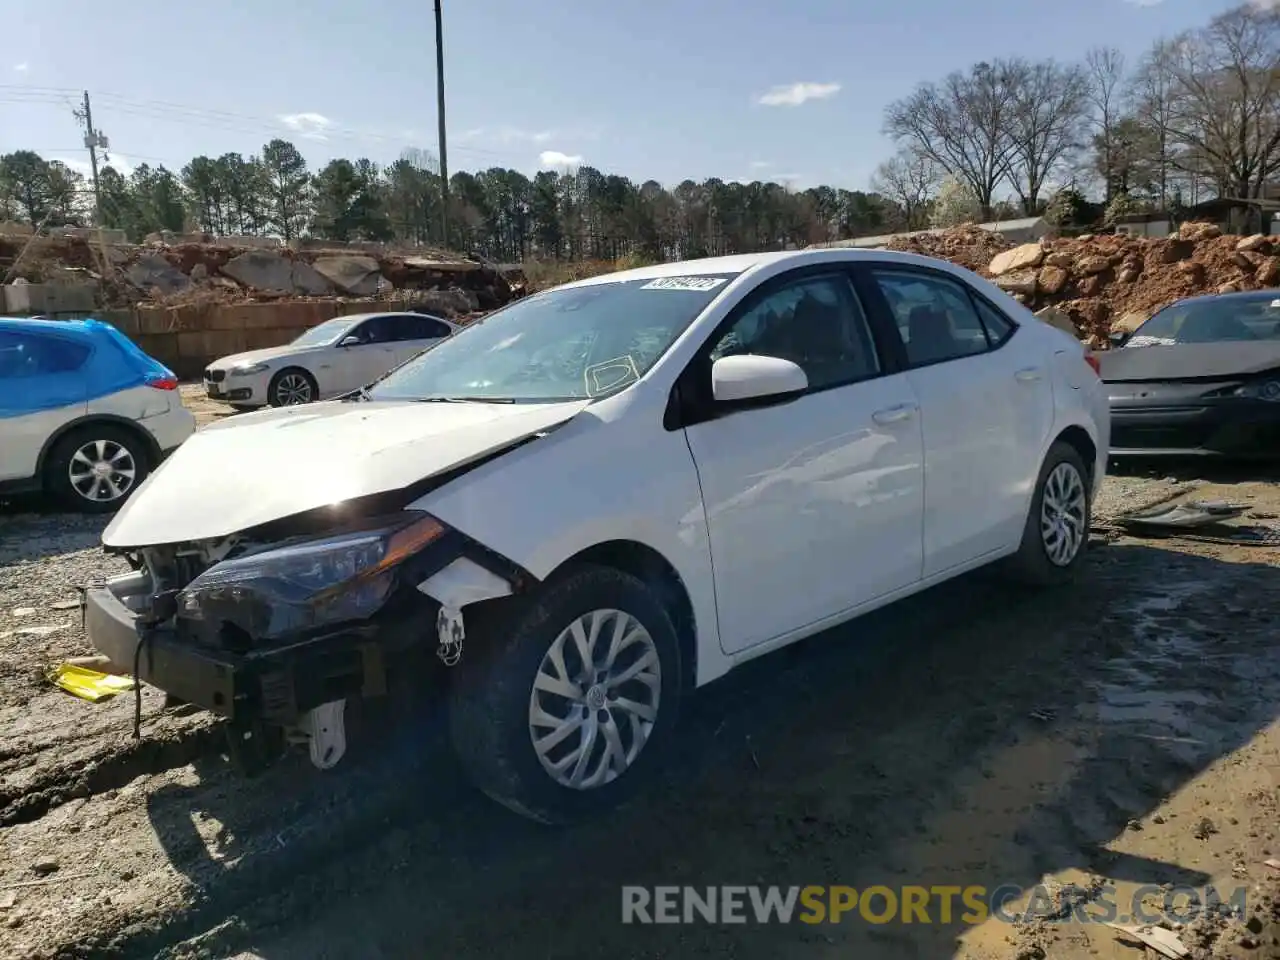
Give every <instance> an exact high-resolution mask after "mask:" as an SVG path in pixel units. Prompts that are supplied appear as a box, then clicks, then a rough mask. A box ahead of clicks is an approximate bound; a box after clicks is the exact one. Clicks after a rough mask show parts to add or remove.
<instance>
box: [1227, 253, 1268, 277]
mask: <svg viewBox="0 0 1280 960" xmlns="http://www.w3.org/2000/svg"><path fill="white" fill-rule="evenodd" d="M1265 260H1266V257H1264V256H1262V254H1260V253H1249V252H1248V251H1247V250H1237V251H1236V252H1235V253H1233V254H1232V255H1231V262H1232V263H1234V264H1235V265H1236V266H1237V267H1239V268H1240V269H1241V270H1243V271H1244V272H1245V273H1249V274H1252V273H1253V272H1254V271H1255V270H1257V269H1258V267H1260V266H1261V265H1262V263H1263V262H1264V261H1265Z"/></svg>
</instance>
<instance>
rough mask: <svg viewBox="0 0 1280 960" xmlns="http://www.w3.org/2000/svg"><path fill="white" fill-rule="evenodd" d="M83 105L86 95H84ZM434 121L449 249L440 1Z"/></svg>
mask: <svg viewBox="0 0 1280 960" xmlns="http://www.w3.org/2000/svg"><path fill="white" fill-rule="evenodd" d="M85 97H86V99H85V103H86V104H87V103H88V102H89V101H88V99H87V98H88V94H86V95H85ZM436 119H437V121H438V123H439V136H440V225H441V227H442V230H443V233H444V246H445V248H446V249H448V247H449V157H448V153H447V152H446V150H445V136H444V27H443V26H442V22H441V18H440V0H436Z"/></svg>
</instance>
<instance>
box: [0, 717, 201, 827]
mask: <svg viewBox="0 0 1280 960" xmlns="http://www.w3.org/2000/svg"><path fill="white" fill-rule="evenodd" d="M224 737H225V733H224V732H223V730H222V727H221V725H220V724H217V723H213V722H197V723H194V724H191V725H189V726H187V727H186V728H184V729H179V730H172V729H166V730H164V731H161V732H160V734H159V735H157V734H156V733H155V732H154V731H146V730H145V729H144V732H143V736H142V739H140V740H134V739H133V735H132V732H125V731H123V730H119V729H114V728H113V729H111V730H110V731H108V732H104V733H101V734H95V735H93V739H94V740H98V741H100V742H98V743H96V744H95V745H94V747H95V748H96V749H94V750H93V752H92V753H90V755H89V756H86V757H76V758H73V759H69V760H59V759H56V758H55V759H54V760H53V761H52V763H50V764H49V765H48V766H45V767H43V768H42V769H38V770H37V772H36V773H35V775H34V777H31V778H29V779H26V780H20V781H19V782H17V783H15V784H12V785H6V786H4V787H0V827H8V826H13V825H15V824H20V823H31V822H33V821H35V820H39V819H40V818H41V817H43V816H45V815H46V814H47V813H49V812H50V811H51V810H53V809H55V808H56V807H58V806H61V805H62V804H65V803H68V802H70V801H72V800H81V799H86V798H88V797H92V796H96V795H98V794H101V793H106V792H107V791H108V790H116V789H119V788H120V787H123V786H125V785H126V784H128V783H130V782H131V781H133V780H135V779H137V778H138V777H140V776H144V775H149V774H151V775H154V774H158V773H163V772H164V771H166V770H173V769H176V768H177V767H182V766H186V765H187V764H190V763H194V762H195V761H196V760H198V759H200V758H201V757H205V756H209V755H211V754H213V753H215V752H216V751H217V750H218V749H219V748H220V747H221V745H222V744H223V742H224ZM66 745H67V741H66V740H65V739H64V740H62V741H60V742H53V743H49V744H46V745H44V746H43V747H39V748H36V749H34V750H33V749H32V748H31V747H30V746H26V747H24V746H23V745H21V744H18V745H14V746H6V747H4V748H3V752H2V753H0V776H3V775H4V774H7V773H8V772H10V768H11V766H14V765H15V764H14V763H13V761H16V766H17V767H18V769H19V770H21V769H22V768H24V767H29V766H30V765H31V762H32V759H33V756H38V755H39V754H48V753H50V752H53V751H58V750H61V749H64V748H65V747H66Z"/></svg>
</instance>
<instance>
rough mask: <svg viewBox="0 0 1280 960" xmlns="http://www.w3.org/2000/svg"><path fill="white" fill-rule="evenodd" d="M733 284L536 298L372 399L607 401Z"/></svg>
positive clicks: (434, 352) (708, 279) (626, 287)
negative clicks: (599, 398) (597, 399)
mask: <svg viewBox="0 0 1280 960" xmlns="http://www.w3.org/2000/svg"><path fill="white" fill-rule="evenodd" d="M731 279H732V277H731V276H726V275H717V276H696V277H695V276H691V277H662V278H660V279H656V280H653V279H651V280H628V281H613V282H608V283H599V284H592V285H589V286H585V287H568V288H563V287H562V288H560V289H556V290H548V291H546V292H545V293H538V294H534V295H533V296H530V297H526V298H525V299H523V300H518V301H516V302H515V303H513V304H512V305H511V306H509V307H507V308H505V309H503V310H499V311H498V312H497V313H493V314H490V315H489V316H488V317H485V318H484V319H482V320H478V321H476V322H475V323H473V324H471V325H470V326H469V327H466V328H465V329H463V330H462V332H461V333H459V334H457V335H455V336H454V337H452V338H451V339H449V340H445V341H443V342H442V343H440V344H439V345H437V346H436V347H434V348H433V349H431V350H429V351H427V352H426V353H424V354H422V355H421V356H419V357H417V358H416V359H414V360H411V361H410V362H409V363H406V364H405V365H404V366H402V367H400V368H399V369H397V370H394V371H392V372H391V373H390V374H389V375H388V376H387V377H386V378H385V379H383V380H381V381H380V382H379V383H377V384H376V385H375V386H374V387H372V388H371V389H370V390H369V391H368V396H369V397H370V399H373V400H444V399H457V400H492V401H503V402H547V401H556V400H582V399H588V398H590V399H594V398H597V397H603V396H608V395H609V394H612V393H617V392H618V391H619V390H622V389H624V388H625V387H627V386H628V385H629V384H632V383H634V382H635V381H636V380H638V379H639V378H640V377H641V376H643V375H644V373H645V371H647V370H648V369H649V368H650V367H651V366H653V364H654V363H656V362H657V360H658V358H659V357H660V356H662V354H663V353H664V352H666V349H667V348H668V347H669V346H670V345H671V343H672V342H673V341H674V340H675V339H676V337H677V336H679V335H680V333H681V332H682V331H683V330H684V329H685V328H686V327H687V326H688V325H689V324H690V323H691V322H693V319H694V318H695V317H697V316H698V314H699V313H701V312H702V310H703V308H705V307H706V306H707V304H709V303H710V302H711V301H712V300H714V299H715V297H716V295H717V294H719V293H720V291H721V290H722V289H723V288H724V285H725V284H726V283H728V281H729V280H731Z"/></svg>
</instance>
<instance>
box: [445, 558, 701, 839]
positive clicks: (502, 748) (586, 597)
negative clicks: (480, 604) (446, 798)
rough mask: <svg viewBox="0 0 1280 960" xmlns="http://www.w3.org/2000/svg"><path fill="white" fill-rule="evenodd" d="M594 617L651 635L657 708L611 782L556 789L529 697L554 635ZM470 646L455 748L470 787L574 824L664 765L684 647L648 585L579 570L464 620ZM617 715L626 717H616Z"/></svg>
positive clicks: (455, 719) (455, 695) (617, 574)
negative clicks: (603, 613)
mask: <svg viewBox="0 0 1280 960" xmlns="http://www.w3.org/2000/svg"><path fill="white" fill-rule="evenodd" d="M595 610H619V611H622V612H623V613H625V614H628V615H629V616H631V617H633V618H634V619H635V620H637V621H639V624H640V625H641V626H642V627H643V628H644V629H645V630H646V631H647V632H648V634H649V637H650V638H651V639H652V641H653V646H654V648H655V649H656V651H657V656H658V666H659V671H660V678H659V680H658V690H659V693H658V707H657V716H656V717H655V718H654V720H653V726H652V729H651V730H650V732H649V735H648V738H647V739H646V740H645V741H644V746H643V748H642V749H641V750H640V751H639V753H638V754H637V755H636V756H635V759H634V760H633V761H632V762H631V764H630V765H629V766H628V767H627V768H626V769H625V770H624V771H623V772H622V773H621V774H619V775H617V777H616V778H615V779H613V780H612V781H610V782H607V783H604V784H602V785H600V786H596V787H593V788H589V789H578V788H574V787H570V786H562V785H561V784H559V783H557V782H556V781H555V780H554V779H552V776H551V774H550V773H548V771H547V770H546V769H544V767H543V765H542V762H541V761H540V760H539V758H538V755H537V753H536V752H535V750H534V745H533V739H532V734H531V730H530V721H529V714H530V698H531V695H532V693H533V689H534V687H533V684H534V678H535V676H536V675H537V673H538V670H539V665H540V664H541V663H542V660H543V657H544V656H545V655H546V654H547V652H548V651H549V650H550V648H551V646H552V644H553V642H554V641H555V639H556V638H557V636H559V634H560V633H561V632H562V631H563V630H565V629H566V628H567V627H568V626H569V625H570V624H571V623H573V622H574V621H575V620H577V619H578V618H579V617H582V616H584V615H586V614H588V613H591V612H592V611H595ZM468 616H470V614H468ZM477 632H479V634H480V635H479V636H477ZM465 644H466V648H467V650H466V652H465V653H464V656H463V660H462V662H461V663H460V664H459V665H458V667H456V668H455V670H454V672H453V674H452V677H451V680H452V684H451V688H450V703H449V727H450V734H451V737H452V741H453V747H454V750H455V752H456V753H457V755H458V758H459V760H460V761H461V762H462V765H463V768H464V769H465V770H466V772H467V774H468V775H469V777H470V778H471V780H472V782H474V783H475V784H476V786H477V787H479V788H480V789H481V790H482V791H484V793H486V794H488V796H490V797H491V798H493V799H494V800H496V801H498V802H499V803H501V804H503V805H504V806H506V807H508V808H509V809H511V810H514V811H515V812H516V813H519V814H521V815H523V816H526V817H529V818H530V819H533V820H537V821H539V822H541V823H546V824H565V823H572V822H574V821H577V820H580V819H583V818H585V817H588V816H590V815H592V814H594V813H597V812H601V811H604V810H608V809H611V808H613V807H615V806H617V805H618V804H620V803H622V802H623V801H624V800H625V799H627V798H628V797H630V796H631V795H633V794H634V793H635V792H636V790H637V789H639V788H640V787H641V786H643V784H644V782H645V781H646V779H648V777H649V776H651V774H652V772H653V769H654V767H655V766H657V765H658V764H659V763H660V761H661V760H662V755H663V752H664V748H665V747H666V745H667V742H668V739H669V737H670V735H671V731H672V730H673V728H674V727H675V723H676V718H677V715H678V712H679V708H680V699H681V695H682V693H683V691H682V684H683V680H682V677H683V674H682V672H681V663H680V645H679V642H678V640H677V638H676V631H675V627H674V625H673V624H672V621H671V616H670V614H669V613H668V612H667V610H666V608H665V607H664V606H663V604H662V602H661V601H660V600H659V599H658V597H657V595H656V594H655V593H654V591H653V590H651V589H650V588H649V587H648V586H647V585H646V584H645V583H644V582H643V581H642V580H639V579H638V578H636V577H634V576H631V575H630V574H627V573H623V572H621V571H619V570H615V569H612V568H610V567H600V566H588V565H583V566H580V567H577V568H575V569H573V570H572V571H570V572H567V573H566V574H565V575H564V576H561V577H558V578H556V579H555V580H554V581H550V582H548V583H547V584H545V585H544V586H543V588H542V590H541V592H540V594H539V595H538V596H536V597H533V598H531V600H530V601H529V602H527V603H521V604H520V605H519V607H518V608H517V609H515V610H513V611H512V612H510V613H508V614H498V613H495V614H493V615H490V616H487V617H486V616H485V615H483V614H481V615H480V616H476V617H474V618H473V619H471V620H468V622H467V640H466V642H465ZM598 715H599V714H597V716H598ZM609 715H610V716H613V714H609ZM618 716H619V718H621V717H623V716H625V714H624V713H623V712H622V711H618ZM573 736H574V735H570V738H567V740H566V745H568V740H571V739H572V738H573ZM601 736H603V734H601Z"/></svg>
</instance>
